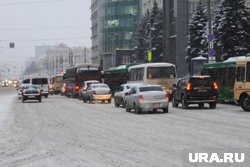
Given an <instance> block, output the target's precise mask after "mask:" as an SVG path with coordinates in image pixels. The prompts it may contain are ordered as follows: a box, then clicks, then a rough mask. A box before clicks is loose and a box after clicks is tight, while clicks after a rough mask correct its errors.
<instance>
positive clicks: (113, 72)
mask: <svg viewBox="0 0 250 167" xmlns="http://www.w3.org/2000/svg"><path fill="white" fill-rule="evenodd" d="M133 65H135V64H128V65H121V66H118V67H116V68H110V69H108V70H106V71H105V72H104V78H105V83H106V84H108V86H109V87H110V89H111V91H112V94H114V92H115V91H117V90H118V89H119V87H120V85H122V84H125V83H127V81H128V78H129V73H128V68H129V67H131V66H133Z"/></svg>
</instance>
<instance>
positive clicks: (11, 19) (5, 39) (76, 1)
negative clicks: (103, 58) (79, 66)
mask: <svg viewBox="0 0 250 167" xmlns="http://www.w3.org/2000/svg"><path fill="white" fill-rule="evenodd" d="M90 3H91V2H90V0H0V20H1V22H0V64H3V63H19V62H20V63H21V62H24V61H25V58H26V57H34V53H35V49H34V48H35V46H36V45H43V44H44V45H55V44H59V43H66V44H67V45H69V46H87V47H90V46H91V41H90V36H91V31H90V27H91V22H90ZM10 42H15V48H14V49H10V48H9V43H10Z"/></svg>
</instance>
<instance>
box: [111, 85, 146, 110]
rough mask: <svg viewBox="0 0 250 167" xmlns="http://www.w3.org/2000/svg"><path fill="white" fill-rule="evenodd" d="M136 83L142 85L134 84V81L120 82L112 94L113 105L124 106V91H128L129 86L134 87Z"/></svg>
mask: <svg viewBox="0 0 250 167" xmlns="http://www.w3.org/2000/svg"><path fill="white" fill-rule="evenodd" d="M136 85H143V84H140V83H138V84H136V83H134V84H133V83H131V84H122V85H121V86H120V88H119V90H118V91H117V92H116V93H115V95H114V102H115V107H119V106H120V105H122V106H123V107H125V103H124V102H125V97H126V95H125V93H128V92H129V91H130V90H131V88H133V87H135V86H136Z"/></svg>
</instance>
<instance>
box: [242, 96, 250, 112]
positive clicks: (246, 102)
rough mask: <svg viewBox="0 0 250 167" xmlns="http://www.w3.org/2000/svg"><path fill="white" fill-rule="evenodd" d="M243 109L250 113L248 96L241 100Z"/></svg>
mask: <svg viewBox="0 0 250 167" xmlns="http://www.w3.org/2000/svg"><path fill="white" fill-rule="evenodd" d="M241 107H242V108H243V110H244V111H250V97H249V96H246V97H243V98H242V99H241Z"/></svg>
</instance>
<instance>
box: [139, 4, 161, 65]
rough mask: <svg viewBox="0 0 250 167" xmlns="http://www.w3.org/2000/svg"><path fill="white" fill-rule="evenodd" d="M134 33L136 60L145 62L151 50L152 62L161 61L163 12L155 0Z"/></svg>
mask: <svg viewBox="0 0 250 167" xmlns="http://www.w3.org/2000/svg"><path fill="white" fill-rule="evenodd" d="M136 35H137V37H136V44H137V45H136V49H137V62H146V61H147V52H148V51H150V50H152V52H153V60H152V61H153V62H160V61H162V52H163V12H162V10H161V9H160V8H159V7H158V4H157V2H156V1H155V2H154V6H153V8H152V9H151V10H150V11H149V10H147V12H146V14H145V15H144V16H143V18H142V20H141V22H140V25H139V27H138V29H137V33H136ZM150 42H151V45H152V46H151V48H150Z"/></svg>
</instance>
